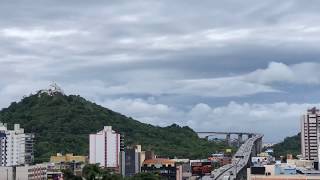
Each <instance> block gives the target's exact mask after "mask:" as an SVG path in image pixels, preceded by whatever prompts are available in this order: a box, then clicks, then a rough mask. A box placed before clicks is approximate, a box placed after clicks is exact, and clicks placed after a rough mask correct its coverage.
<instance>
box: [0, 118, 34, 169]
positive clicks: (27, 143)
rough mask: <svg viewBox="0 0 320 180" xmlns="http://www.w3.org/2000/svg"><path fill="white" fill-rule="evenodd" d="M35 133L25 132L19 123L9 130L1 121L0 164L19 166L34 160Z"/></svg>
mask: <svg viewBox="0 0 320 180" xmlns="http://www.w3.org/2000/svg"><path fill="white" fill-rule="evenodd" d="M33 140H34V135H33V134H26V133H24V129H22V128H20V125H19V124H15V125H14V129H13V130H8V129H7V125H6V124H2V123H0V166H17V165H23V164H31V163H32V162H33V159H34V158H33Z"/></svg>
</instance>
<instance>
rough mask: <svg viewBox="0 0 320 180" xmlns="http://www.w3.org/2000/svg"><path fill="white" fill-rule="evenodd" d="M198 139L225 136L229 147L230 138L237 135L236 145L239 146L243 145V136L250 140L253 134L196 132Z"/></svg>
mask: <svg viewBox="0 0 320 180" xmlns="http://www.w3.org/2000/svg"><path fill="white" fill-rule="evenodd" d="M196 133H197V134H198V136H199V137H200V138H206V139H209V137H210V136H215V135H225V136H226V143H227V144H228V145H231V136H232V135H237V136H238V139H237V145H238V146H240V145H241V144H242V143H243V136H247V139H249V138H252V136H253V135H254V133H248V132H222V131H203V132H196Z"/></svg>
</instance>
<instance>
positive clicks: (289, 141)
mask: <svg viewBox="0 0 320 180" xmlns="http://www.w3.org/2000/svg"><path fill="white" fill-rule="evenodd" d="M300 144H301V139H300V133H299V134H297V135H295V136H292V137H286V138H285V139H284V140H283V141H282V142H281V143H278V144H275V145H274V146H273V150H274V154H275V156H276V157H280V156H286V155H287V154H293V155H294V156H296V155H298V154H301V152H300V148H301V145H300Z"/></svg>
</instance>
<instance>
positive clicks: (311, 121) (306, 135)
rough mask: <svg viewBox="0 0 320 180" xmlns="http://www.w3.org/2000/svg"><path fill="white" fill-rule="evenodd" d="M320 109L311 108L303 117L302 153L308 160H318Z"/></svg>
mask: <svg viewBox="0 0 320 180" xmlns="http://www.w3.org/2000/svg"><path fill="white" fill-rule="evenodd" d="M319 125H320V111H319V109H316V108H315V107H314V108H312V109H309V110H308V111H307V113H306V114H305V115H303V116H302V118H301V153H302V156H303V158H305V159H306V160H318V145H319V134H318V129H319Z"/></svg>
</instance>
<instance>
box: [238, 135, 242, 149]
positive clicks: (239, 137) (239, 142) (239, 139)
mask: <svg viewBox="0 0 320 180" xmlns="http://www.w3.org/2000/svg"><path fill="white" fill-rule="evenodd" d="M241 144H242V134H238V147H240V146H241Z"/></svg>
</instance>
